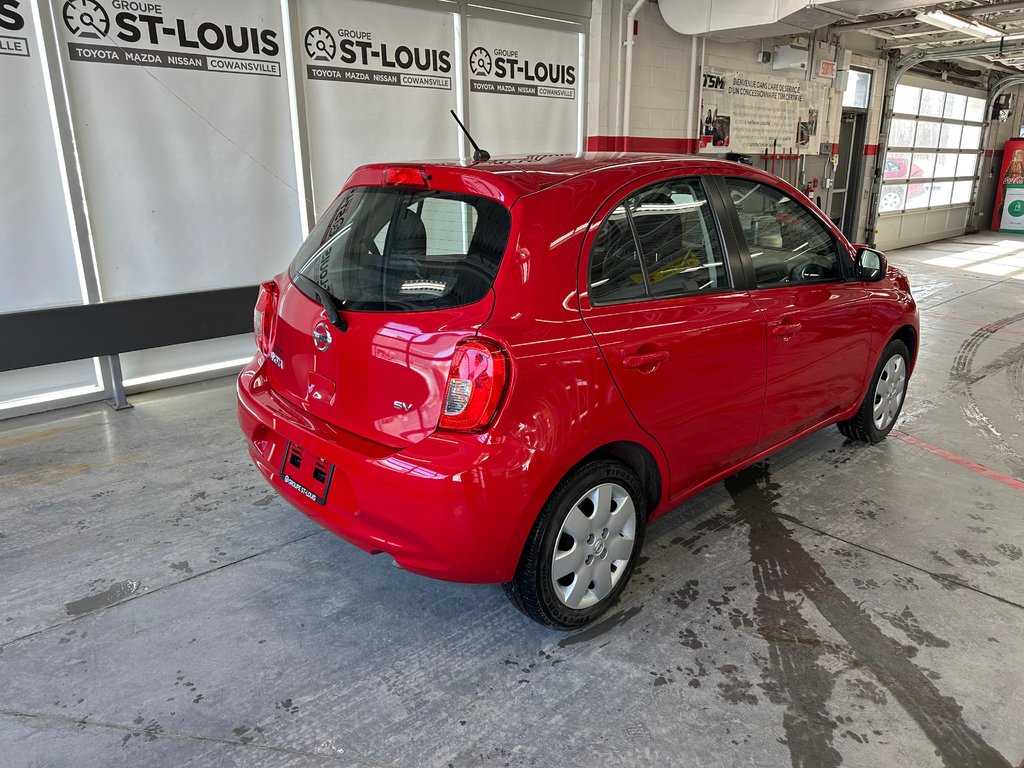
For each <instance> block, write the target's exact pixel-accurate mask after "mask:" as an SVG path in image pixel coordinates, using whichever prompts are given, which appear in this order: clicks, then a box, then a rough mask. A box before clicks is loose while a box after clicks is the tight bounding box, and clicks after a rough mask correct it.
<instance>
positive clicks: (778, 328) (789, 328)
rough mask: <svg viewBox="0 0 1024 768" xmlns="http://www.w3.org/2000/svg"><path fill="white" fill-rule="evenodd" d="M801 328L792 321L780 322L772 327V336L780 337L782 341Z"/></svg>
mask: <svg viewBox="0 0 1024 768" xmlns="http://www.w3.org/2000/svg"><path fill="white" fill-rule="evenodd" d="M802 327H803V325H801V324H800V323H796V322H793V321H792V320H781V321H779V322H777V323H774V324H773V325H772V336H781V337H782V338H784V339H788V338H789V337H790V336H792V335H793V334H794V333H796V332H797V331H799V330H800V329H801V328H802Z"/></svg>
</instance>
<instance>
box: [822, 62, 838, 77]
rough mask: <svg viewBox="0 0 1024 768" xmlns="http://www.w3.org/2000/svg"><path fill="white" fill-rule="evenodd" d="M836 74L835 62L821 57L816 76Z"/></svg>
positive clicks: (833, 75)
mask: <svg viewBox="0 0 1024 768" xmlns="http://www.w3.org/2000/svg"><path fill="white" fill-rule="evenodd" d="M835 76H836V63H835V62H834V61H828V60H827V59H822V60H821V61H819V62H818V77H833V78H834V77H835Z"/></svg>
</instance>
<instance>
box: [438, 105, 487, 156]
mask: <svg viewBox="0 0 1024 768" xmlns="http://www.w3.org/2000/svg"><path fill="white" fill-rule="evenodd" d="M448 111H449V112H451V113H452V117H454V118H455V122H456V123H458V124H459V128H461V129H462V132H463V133H464V134H466V138H467V139H469V143H470V144H472V145H473V162H474V163H482V162H485V161H487V160H490V159H491V153H490V152H488V151H487V150H486V149H480V147H478V146H477V145H476V142H475V141H473V137H472V136H470V135H469V131H467V130H466V126H464V125H463V124H462V121H461V120H459V116H458V115H456V114H455V110H454V109H449V110H448Z"/></svg>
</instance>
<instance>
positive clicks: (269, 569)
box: [0, 234, 1024, 768]
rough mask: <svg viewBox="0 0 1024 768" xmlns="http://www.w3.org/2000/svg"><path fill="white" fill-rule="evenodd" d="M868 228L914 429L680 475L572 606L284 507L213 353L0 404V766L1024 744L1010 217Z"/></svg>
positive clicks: (766, 753) (547, 761)
mask: <svg viewBox="0 0 1024 768" xmlns="http://www.w3.org/2000/svg"><path fill="white" fill-rule="evenodd" d="M1007 242H1008V243H1009V244H1008V245H1000V243H1007ZM965 253H966V254H967V255H966V256H965V255H964V254H965ZM891 257H892V259H893V261H894V262H896V263H897V264H900V265H902V266H904V267H905V268H907V269H908V270H909V272H910V274H911V277H912V282H913V285H914V290H915V294H916V295H917V297H918V301H919V302H920V304H921V307H922V326H923V334H922V335H923V347H922V352H921V357H920V362H919V365H918V369H917V373H916V376H915V377H914V379H913V380H912V381H911V385H910V392H909V396H908V403H907V407H906V409H905V411H904V416H903V419H902V420H901V423H900V424H899V429H900V430H901V431H902V433H904V435H905V436H904V437H902V438H901V437H891V438H890V439H888V440H886V441H885V442H884V443H882V444H881V445H878V446H874V447H867V446H861V445H853V444H845V443H844V442H843V440H842V438H841V437H840V435H839V433H838V432H837V431H836V430H835V429H831V428H830V429H828V430H825V431H823V432H820V433H818V434H816V435H814V436H812V437H810V438H808V439H806V440H804V441H803V442H801V443H800V444H799V445H797V446H795V447H793V448H791V449H789V450H786V451H784V452H782V453H780V454H778V455H777V456H775V457H773V458H771V459H770V460H769V461H767V462H765V463H763V464H761V465H758V466H757V467H754V468H752V469H750V470H747V471H745V472H743V473H741V474H740V475H738V476H736V477H734V478H732V479H730V480H729V481H728V482H726V483H724V484H720V485H718V486H716V487H714V488H712V489H711V490H709V491H707V492H706V493H703V494H701V495H700V496H699V497H697V498H695V499H693V500H691V501H690V502H688V503H686V504H683V505H682V506H681V507H680V508H679V509H678V510H676V511H674V512H673V513H672V514H670V515H668V516H666V517H665V518H662V519H661V520H660V521H658V522H657V523H655V524H654V525H653V526H652V527H651V529H650V530H649V533H648V536H649V538H648V541H647V545H646V550H645V557H644V559H643V561H642V566H641V567H640V569H639V571H638V573H637V574H636V576H635V577H634V579H633V582H632V584H631V585H630V588H629V589H628V591H627V593H626V595H625V596H624V598H623V599H622V601H621V603H620V604H619V605H618V606H616V607H615V608H613V609H612V611H611V612H610V614H609V615H608V616H607V618H605V619H604V620H602V621H600V622H599V623H598V624H596V625H594V626H592V627H590V628H588V629H585V630H583V631H580V632H578V633H575V634H563V633H558V632H554V631H549V630H545V629H543V628H541V627H539V626H537V625H535V624H533V623H531V622H530V621H528V620H526V619H525V618H524V617H522V616H521V615H520V614H518V613H517V612H516V611H514V610H513V609H512V607H511V606H510V605H509V604H507V603H506V600H505V597H504V595H503V594H502V590H501V588H500V587H497V586H465V585H456V584H446V583H440V582H435V581H430V580H427V579H423V578H419V577H416V576H413V575H410V574H408V573H405V572H403V571H400V570H398V569H396V568H393V567H391V565H390V561H389V560H388V559H387V558H385V557H371V556H369V555H366V554H363V553H362V552H360V551H357V550H356V549H355V548H353V547H351V546H349V545H348V544H346V543H344V542H343V541H341V540H340V539H337V538H335V537H334V536H332V535H330V534H328V533H326V532H324V531H322V530H320V529H319V528H318V527H317V526H315V525H314V524H313V523H311V522H309V521H308V520H307V519H306V518H305V517H303V516H302V515H301V514H299V513H298V512H296V511H294V510H292V509H291V508H290V507H289V506H288V505H287V504H285V503H284V502H282V501H281V500H280V499H279V498H278V497H277V496H276V494H274V493H273V492H272V491H271V490H270V489H269V487H268V486H266V484H265V483H264V482H263V480H262V479H261V478H260V476H259V475H258V474H257V472H256V470H255V469H254V468H253V467H251V466H250V464H249V461H248V458H247V456H246V452H245V448H244V444H243V441H242V438H241V437H240V435H239V433H238V430H237V428H236V425H235V417H234V406H233V390H232V381H230V380H220V381H216V382H211V383H207V384H202V385H192V386H187V387H180V388H177V389H171V390H165V391H162V392H157V393H152V394H149V395H145V396H139V397H135V398H134V403H135V406H136V407H135V409H134V410H132V411H128V412H124V413H114V412H112V411H110V410H108V409H107V408H106V407H105V406H102V405H93V406H87V407H79V408H73V409H68V410H65V411H60V412H56V413H52V414H49V415H43V416H35V417H27V418H22V419H16V420H12V421H9V422H7V423H4V424H2V425H0V494H2V495H0V498H2V500H3V504H2V505H0V547H2V549H0V552H2V556H0V766H3V768H11V767H13V766H65V765H66V766H75V767H76V768H87V767H90V766H95V767H97V768H109V767H110V766H119V765H125V766H212V765H217V766H230V765H246V766H270V765H274V766H352V767H355V766H402V767H403V768H415V767H419V766H460V767H461V766H492V765H493V766H559V767H561V766H595V765H611V766H616V765H623V766H634V765H635V766H640V765H643V766H646V765H659V766H702V767H706V766H743V765H750V766H784V765H790V764H792V765H793V766H837V765H844V766H872V767H873V768H874V767H877V766H906V767H907V768H911V767H912V768H924V767H926V766H946V768H954V767H955V768H964V767H965V766H1004V767H1005V766H1013V767H1016V766H1019V765H1021V761H1022V759H1024V728H1022V727H1021V722H1022V715H1024V557H1022V554H1024V518H1022V511H1024V483H1022V482H1021V479H1022V478H1024V458H1022V457H1024V437H1022V434H1024V279H1021V278H1022V277H1024V240H1021V241H1018V242H1009V241H1008V240H1007V238H1005V237H1002V236H998V235H991V234H983V235H974V236H968V237H965V238H961V239H960V240H959V241H947V242H943V243H938V244H933V245H930V246H927V247H920V248H914V249H909V250H904V251H902V252H896V253H893V254H891ZM935 259H939V262H938V263H934V261H935ZM1007 268H1009V272H1007ZM993 273H1001V274H999V275H994V274H993ZM1014 274H1016V275H1017V277H1013V275H1014ZM907 436H909V437H907ZM913 438H916V439H917V440H918V441H924V442H923V443H921V442H913ZM970 462H974V464H971V463H970ZM986 469H987V470H988V472H986ZM1014 478H1016V481H1015V480H1014Z"/></svg>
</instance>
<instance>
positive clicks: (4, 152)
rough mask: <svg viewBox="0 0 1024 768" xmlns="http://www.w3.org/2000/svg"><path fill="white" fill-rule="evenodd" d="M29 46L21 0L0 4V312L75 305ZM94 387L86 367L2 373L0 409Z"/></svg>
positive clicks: (57, 183)
mask: <svg viewBox="0 0 1024 768" xmlns="http://www.w3.org/2000/svg"><path fill="white" fill-rule="evenodd" d="M37 39H38V38H37V36H36V28H35V22H34V21H33V18H32V10H31V8H30V5H29V0H20V1H19V0H0V83H3V88H2V90H0V233H2V235H3V241H2V242H3V244H2V246H0V270H2V273H3V280H0V313H4V312H20V311H26V310H34V309H46V308H48V307H54V306H60V305H67V304H80V303H81V302H82V287H81V283H80V282H79V279H78V265H77V263H76V255H75V249H74V244H73V240H72V232H71V224H70V223H69V220H68V212H67V206H66V204H65V201H64V187H63V183H62V181H61V176H60V163H59V159H58V154H57V143H56V139H55V138H54V132H53V125H52V123H51V120H50V109H49V106H48V104H47V97H46V86H45V82H44V80H43V62H42V60H41V58H40V56H39V50H38V48H37V45H36V40H37ZM10 341H11V340H6V339H5V342H4V343H9V342H10ZM96 386H97V379H96V368H95V366H94V365H93V361H92V360H77V361H75V362H71V363H60V364H59V365H45V366H41V367H38V368H30V369H26V370H22V371H6V372H4V373H0V404H4V403H10V402H11V401H16V400H20V399H22V398H30V397H37V396H39V395H43V394H46V393H51V392H61V391H78V392H81V391H88V390H91V389H92V388H95V387H96Z"/></svg>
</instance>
